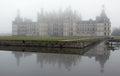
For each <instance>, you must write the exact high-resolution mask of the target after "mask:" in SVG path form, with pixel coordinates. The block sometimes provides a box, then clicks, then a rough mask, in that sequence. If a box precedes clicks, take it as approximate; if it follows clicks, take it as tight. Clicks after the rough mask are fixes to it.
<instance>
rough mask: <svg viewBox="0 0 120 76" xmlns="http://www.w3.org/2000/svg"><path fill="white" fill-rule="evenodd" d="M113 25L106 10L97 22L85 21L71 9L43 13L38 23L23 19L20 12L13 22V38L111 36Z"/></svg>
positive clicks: (39, 16)
mask: <svg viewBox="0 0 120 76" xmlns="http://www.w3.org/2000/svg"><path fill="white" fill-rule="evenodd" d="M110 33H111V23H110V20H109V18H108V17H107V15H106V13H105V10H104V8H103V9H102V12H101V14H100V16H97V17H96V20H92V19H90V20H87V21H84V20H82V19H81V16H80V15H78V14H77V13H76V12H73V11H72V10H71V8H67V9H66V10H65V11H61V10H60V11H59V13H56V12H49V13H44V11H43V10H41V13H38V15H37V21H36V22H32V21H31V20H29V19H24V20H23V19H22V18H21V17H20V14H19V11H18V15H17V17H16V18H15V20H14V21H13V22H12V34H13V36H110Z"/></svg>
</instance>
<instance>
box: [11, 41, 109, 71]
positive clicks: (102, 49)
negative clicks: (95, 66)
mask: <svg viewBox="0 0 120 76" xmlns="http://www.w3.org/2000/svg"><path fill="white" fill-rule="evenodd" d="M12 53H13V54H14V55H15V58H16V59H17V64H18V65H20V59H22V58H25V57H27V56H32V53H24V52H12ZM35 55H36V64H40V65H41V68H44V66H45V65H46V64H50V65H52V66H58V68H62V67H65V68H66V69H67V70H71V68H72V67H73V66H76V65H77V64H80V62H81V57H82V56H87V57H89V58H91V57H95V60H96V62H99V63H100V66H101V72H103V71H104V64H105V63H106V61H107V60H108V59H109V56H110V50H107V47H106V46H105V45H104V43H100V44H99V45H97V46H96V47H94V48H92V49H90V50H89V51H87V52H86V53H85V54H83V55H66V54H49V53H35Z"/></svg>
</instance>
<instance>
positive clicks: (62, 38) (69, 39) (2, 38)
mask: <svg viewBox="0 0 120 76" xmlns="http://www.w3.org/2000/svg"><path fill="white" fill-rule="evenodd" d="M98 38H100V37H21V36H0V40H38V41H74V40H93V39H98Z"/></svg>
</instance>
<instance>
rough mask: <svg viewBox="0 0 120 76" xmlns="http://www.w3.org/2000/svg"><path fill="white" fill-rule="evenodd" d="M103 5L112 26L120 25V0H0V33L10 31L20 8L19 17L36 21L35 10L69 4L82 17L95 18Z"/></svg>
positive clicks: (63, 6)
mask: <svg viewBox="0 0 120 76" xmlns="http://www.w3.org/2000/svg"><path fill="white" fill-rule="evenodd" d="M103 4H104V5H105V10H106V14H107V16H108V17H109V18H110V20H111V23H112V27H120V24H119V22H120V15H119V14H120V0H0V33H11V31H12V21H13V20H14V18H15V17H16V14H17V10H18V9H19V10H20V13H21V17H23V18H30V19H32V20H33V21H36V18H37V12H40V10H41V8H43V9H44V11H53V10H55V11H57V10H59V9H63V10H64V9H65V8H67V7H69V6H71V8H72V9H73V10H76V11H78V12H79V13H81V15H82V19H84V20H87V19H89V18H92V19H95V17H96V16H98V15H100V13H101V9H102V5H103Z"/></svg>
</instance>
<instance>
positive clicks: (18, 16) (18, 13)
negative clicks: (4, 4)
mask: <svg viewBox="0 0 120 76" xmlns="http://www.w3.org/2000/svg"><path fill="white" fill-rule="evenodd" d="M17 18H20V10H19V9H18V10H17Z"/></svg>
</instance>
